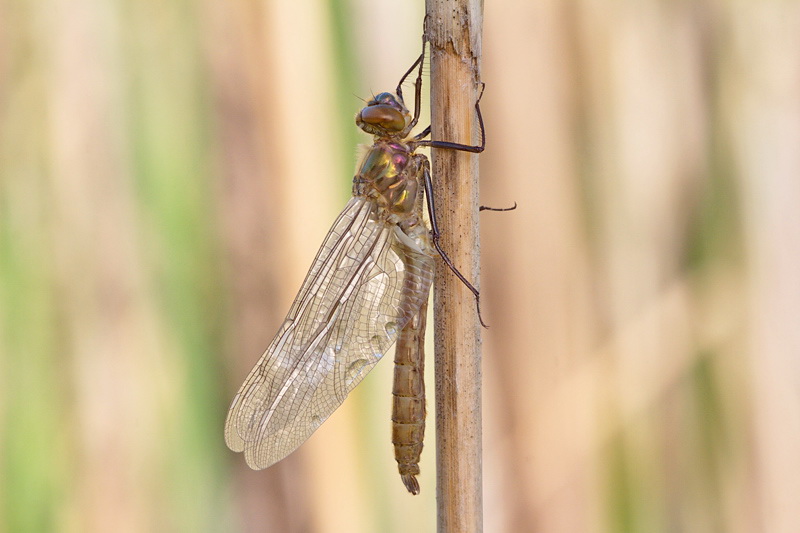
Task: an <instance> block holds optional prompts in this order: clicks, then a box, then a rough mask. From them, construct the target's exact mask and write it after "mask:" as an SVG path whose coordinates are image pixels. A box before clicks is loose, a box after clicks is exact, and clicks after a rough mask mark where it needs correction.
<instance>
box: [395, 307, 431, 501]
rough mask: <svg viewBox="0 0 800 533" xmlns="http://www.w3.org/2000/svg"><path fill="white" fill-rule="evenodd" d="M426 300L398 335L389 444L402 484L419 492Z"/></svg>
mask: <svg viewBox="0 0 800 533" xmlns="http://www.w3.org/2000/svg"><path fill="white" fill-rule="evenodd" d="M427 310H428V302H427V301H423V303H422V305H421V306H420V308H419V312H418V313H417V315H416V316H415V317H414V318H413V319H412V320H410V321H409V322H408V324H406V326H405V327H404V328H403V329H402V330H401V331H400V334H399V336H398V337H397V347H396V349H395V356H394V364H395V367H394V386H393V388H392V395H393V403H392V443H393V444H394V456H395V459H396V460H397V468H398V470H399V471H400V477H401V479H402V480H403V484H404V485H405V486H406V488H407V489H408V491H409V492H410V493H412V494H419V482H418V481H417V478H416V476H417V475H419V472H420V470H419V458H420V455H421V454H422V441H423V438H424V436H425V382H424V379H423V377H424V376H423V374H424V372H425V318H426V314H427Z"/></svg>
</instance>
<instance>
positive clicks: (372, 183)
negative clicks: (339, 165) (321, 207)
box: [353, 141, 420, 215]
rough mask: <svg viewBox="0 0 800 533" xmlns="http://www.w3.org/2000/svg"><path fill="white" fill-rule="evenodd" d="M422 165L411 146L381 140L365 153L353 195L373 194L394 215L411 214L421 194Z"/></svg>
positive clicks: (357, 174)
mask: <svg viewBox="0 0 800 533" xmlns="http://www.w3.org/2000/svg"><path fill="white" fill-rule="evenodd" d="M418 176H419V165H418V162H417V157H415V155H414V154H413V153H412V152H411V150H410V148H409V147H408V146H407V145H405V144H403V143H399V142H391V141H384V142H377V143H375V144H374V145H373V146H372V147H371V148H370V149H369V151H368V152H367V153H366V154H365V155H364V158H363V159H362V160H361V165H360V166H359V169H358V172H357V173H356V175H355V177H354V178H353V194H356V195H359V196H372V197H374V198H375V199H376V200H377V202H378V205H380V206H381V207H383V208H385V209H387V210H388V211H389V212H390V213H392V214H398V215H404V214H408V213H411V212H412V211H413V209H414V205H415V203H416V202H417V199H418V195H419V193H420V186H419V178H418Z"/></svg>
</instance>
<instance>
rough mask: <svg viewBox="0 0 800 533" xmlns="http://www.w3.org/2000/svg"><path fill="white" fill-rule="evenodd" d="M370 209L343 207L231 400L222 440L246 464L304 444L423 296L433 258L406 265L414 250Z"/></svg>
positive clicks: (357, 203)
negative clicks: (288, 306)
mask: <svg viewBox="0 0 800 533" xmlns="http://www.w3.org/2000/svg"><path fill="white" fill-rule="evenodd" d="M376 210H377V207H376V206H375V204H374V203H373V202H371V201H369V200H367V199H365V198H363V197H356V198H353V199H351V200H350V202H349V203H348V204H347V206H346V207H345V209H344V211H342V213H341V214H340V215H339V218H337V219H336V221H335V222H334V224H333V227H332V228H331V230H330V232H329V233H328V235H327V237H326V238H325V241H324V242H323V243H322V247H321V248H320V251H319V252H318V254H317V257H316V259H315V260H314V263H313V265H312V266H311V270H310V271H309V273H308V275H307V276H306V279H305V281H304V282H303V285H302V287H301V289H300V292H299V293H298V295H297V298H296V299H295V301H294V303H293V304H292V307H291V309H290V310H289V314H288V316H287V317H286V320H285V321H284V323H283V325H282V326H281V328H280V330H279V331H278V333H277V335H276V336H275V338H274V339H273V341H272V343H271V344H270V346H269V347H268V348H267V350H266V352H265V353H264V355H262V356H261V359H260V360H259V361H258V363H257V364H256V366H255V367H254V368H253V370H252V371H251V372H250V375H249V376H248V377H247V379H246V380H245V382H244V384H243V385H242V388H241V389H240V390H239V392H238V394H237V395H236V397H235V398H234V400H233V403H232V404H231V407H230V410H229V412H228V418H227V421H226V424H225V440H226V442H227V444H228V447H230V448H231V449H232V450H234V451H244V452H245V458H246V460H247V464H248V465H250V466H251V467H252V468H256V469H259V468H266V467H268V466H270V465H271V464H273V463H275V462H277V461H279V460H281V459H282V458H284V457H285V456H286V455H288V454H289V453H291V452H292V451H293V450H294V449H295V448H297V447H298V446H299V445H300V444H302V443H303V441H305V440H306V439H307V438H308V437H309V436H310V435H311V433H313V432H314V430H315V429H317V428H318V427H319V426H320V424H322V422H323V421H325V420H326V419H327V418H328V417H329V416H330V415H331V413H333V411H334V410H335V409H336V408H337V407H338V406H339V405H341V403H342V402H343V401H344V399H345V397H346V396H347V394H348V393H349V392H350V391H351V390H352V389H353V387H355V386H356V385H357V384H358V383H359V382H360V381H361V379H363V377H364V376H365V375H366V374H367V373H368V372H369V370H371V369H372V367H373V366H374V365H375V363H377V362H378V361H379V360H380V358H381V357H382V356H383V354H384V353H386V351H387V350H388V349H389V347H390V346H391V345H392V343H394V341H395V339H396V338H397V334H398V332H399V331H400V329H402V327H403V326H404V325H405V324H406V322H407V321H408V320H409V318H410V317H411V316H413V315H414V313H416V311H417V309H418V308H419V305H420V303H421V302H422V300H423V299H424V298H427V294H428V290H429V287H430V283H431V280H432V277H433V260H432V259H430V258H427V259H428V261H427V262H426V261H424V260H423V261H422V262H420V261H413V262H408V261H406V259H407V257H406V256H407V254H408V253H413V252H409V250H407V248H406V247H405V246H403V245H402V244H400V243H399V242H398V239H397V238H396V237H395V232H396V231H398V230H397V228H396V227H395V226H393V225H386V224H385V223H383V222H381V221H379V220H378V217H377V213H376ZM414 255H416V254H414ZM406 262H408V263H409V264H410V265H413V266H410V267H407V266H406Z"/></svg>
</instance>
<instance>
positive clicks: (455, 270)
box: [422, 158, 489, 328]
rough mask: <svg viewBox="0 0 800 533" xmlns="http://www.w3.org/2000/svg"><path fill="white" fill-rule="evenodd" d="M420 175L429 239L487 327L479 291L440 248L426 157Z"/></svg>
mask: <svg viewBox="0 0 800 533" xmlns="http://www.w3.org/2000/svg"><path fill="white" fill-rule="evenodd" d="M422 175H423V182H424V184H425V196H426V198H427V200H428V217H429V218H430V219H431V241H432V242H433V246H434V248H436V251H437V252H438V253H439V255H440V256H441V258H442V260H443V261H444V262H445V264H446V265H447V267H448V268H449V269H450V270H451V271H452V272H453V274H455V275H456V277H457V278H458V279H459V280H461V283H463V284H464V286H466V287H467V288H468V289H469V290H470V292H471V293H472V294H473V295H475V306H476V307H477V309H478V320H479V321H480V323H481V326H483V327H485V328H488V327H489V326H487V325H486V323H485V322H484V321H483V317H482V316H481V293H480V291H478V289H476V288H475V286H474V285H472V283H470V282H469V281H468V280H467V278H465V277H464V275H463V274H462V273H461V272H460V271H459V270H458V268H456V266H455V265H454V264H453V261H452V260H451V259H450V258H449V257H448V256H447V254H446V253H445V251H444V250H443V249H442V246H441V245H440V244H439V238H440V237H441V235H440V234H439V226H438V225H437V224H436V209H435V208H434V206H433V184H432V183H431V170H430V163H429V162H428V158H424V160H423V162H422Z"/></svg>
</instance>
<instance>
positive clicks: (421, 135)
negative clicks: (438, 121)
mask: <svg viewBox="0 0 800 533" xmlns="http://www.w3.org/2000/svg"><path fill="white" fill-rule="evenodd" d="M430 134H431V127H430V126H428V127H427V128H425V129H424V130H422V131H421V132H420V133H418V134H416V135H414V137H412V138H411V142H417V141H420V140H422V139H424V138H425V137H427V136H428V135H430Z"/></svg>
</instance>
